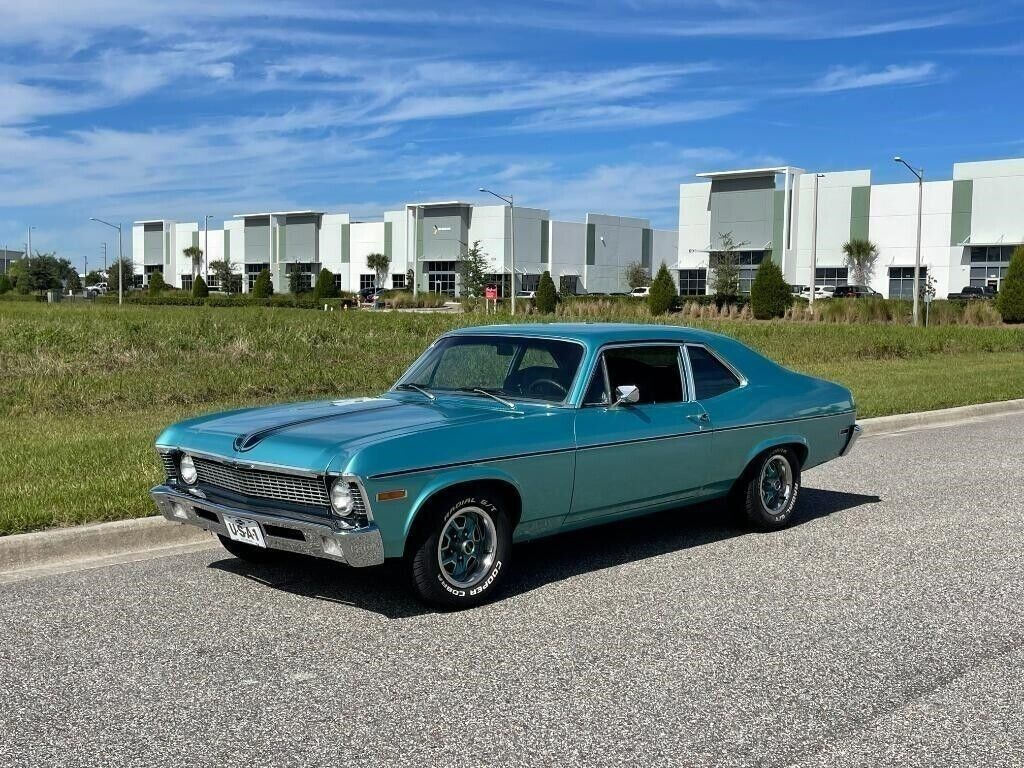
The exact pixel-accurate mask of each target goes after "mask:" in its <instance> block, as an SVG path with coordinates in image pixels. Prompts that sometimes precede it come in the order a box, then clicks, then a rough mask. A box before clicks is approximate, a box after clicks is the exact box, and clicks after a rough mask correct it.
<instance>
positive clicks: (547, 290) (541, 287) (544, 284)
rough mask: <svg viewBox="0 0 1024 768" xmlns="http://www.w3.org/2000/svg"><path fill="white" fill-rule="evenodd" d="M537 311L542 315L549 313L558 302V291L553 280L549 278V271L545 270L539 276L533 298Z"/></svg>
mask: <svg viewBox="0 0 1024 768" xmlns="http://www.w3.org/2000/svg"><path fill="white" fill-rule="evenodd" d="M534 304H535V305H536V307H537V311H538V312H540V313H541V314H543V315H550V314H551V313H552V312H554V311H555V305H557V304H558V292H557V291H556V290H555V281H554V280H552V279H551V273H550V272H548V271H547V270H545V271H544V274H543V275H541V276H540V282H538V283H537V294H536V297H535V298H534Z"/></svg>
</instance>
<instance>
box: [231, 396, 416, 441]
mask: <svg viewBox="0 0 1024 768" xmlns="http://www.w3.org/2000/svg"><path fill="white" fill-rule="evenodd" d="M370 399H371V398H366V399H363V400H338V401H336V402H335V403H334V404H335V405H337V406H345V405H350V404H352V403H357V402H368V401H369V400H370ZM395 405H397V403H387V404H383V405H378V406H377V407H376V408H360V409H358V410H343V411H340V412H339V413H327V414H320V415H319V416H311V417H309V418H305V419H295V420H293V421H286V422H283V423H281V424H275V425H274V426H272V427H266V428H264V429H259V430H256V431H255V432H249V433H248V434H244V435H239V436H238V437H236V438H235V440H234V443H233V446H234V449H235V450H236V451H238V452H239V453H245V452H246V451H249V450H252V449H253V448H255V447H256V446H257V445H259V444H260V443H261V442H263V441H264V440H266V439H267V438H268V437H270V436H271V435H276V434H278V433H279V432H284V431H286V430H288V429H293V428H295V427H301V426H305V425H306V424H315V423H317V422H320V421H329V420H331V419H340V418H341V417H343V416H351V415H355V414H361V413H372V412H373V411H381V410H384V409H385V408H392V407H394V406H395Z"/></svg>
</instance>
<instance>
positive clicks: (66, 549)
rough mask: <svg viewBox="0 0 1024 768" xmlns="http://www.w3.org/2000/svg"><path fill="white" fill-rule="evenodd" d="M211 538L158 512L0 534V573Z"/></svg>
mask: <svg viewBox="0 0 1024 768" xmlns="http://www.w3.org/2000/svg"><path fill="white" fill-rule="evenodd" d="M213 541H214V539H212V538H211V536H210V534H209V533H207V532H206V531H203V530H200V529H199V528H193V527H192V526H190V525H178V524H176V523H171V522H169V521H167V520H165V519H164V518H163V517H161V516H159V515H154V516H153V517H143V518H139V519H135V520H118V521H116V522H112V523H96V524H92V525H76V526H72V527H70V528H53V529H50V530H48V531H39V532H37V533H19V534H15V535H14V536H2V537H0V573H8V572H13V571H23V570H28V569H33V568H44V567H47V566H52V565H55V564H58V563H76V562H82V561H86V560H99V559H102V558H107V557H111V556H116V555H123V554H125V553H128V552H144V551H149V550H160V549H171V548H175V547H181V546H185V545H200V544H203V543H206V542H209V543H211V544H212V543H213Z"/></svg>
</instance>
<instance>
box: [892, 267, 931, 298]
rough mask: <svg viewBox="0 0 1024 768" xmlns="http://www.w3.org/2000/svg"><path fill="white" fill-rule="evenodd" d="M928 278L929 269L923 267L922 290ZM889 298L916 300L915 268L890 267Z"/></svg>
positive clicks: (921, 275)
mask: <svg viewBox="0 0 1024 768" xmlns="http://www.w3.org/2000/svg"><path fill="white" fill-rule="evenodd" d="M927 277H928V268H927V267H921V274H920V281H921V287H922V288H923V287H924V283H925V279H926V278H927ZM889 298H890V299H911V300H912V299H913V298H914V268H913V267H889Z"/></svg>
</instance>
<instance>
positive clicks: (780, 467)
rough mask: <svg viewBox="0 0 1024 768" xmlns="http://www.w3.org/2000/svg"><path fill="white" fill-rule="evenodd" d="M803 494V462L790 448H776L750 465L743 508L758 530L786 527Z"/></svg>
mask: <svg viewBox="0 0 1024 768" xmlns="http://www.w3.org/2000/svg"><path fill="white" fill-rule="evenodd" d="M799 492H800V462H799V461H798V460H797V457H796V455H795V454H794V453H793V451H791V450H789V449H788V448H773V449H771V450H770V451H767V452H765V453H764V454H762V456H761V457H760V459H759V460H758V461H756V462H754V464H753V465H752V466H751V468H750V472H749V473H748V475H747V483H746V486H745V487H744V493H743V509H744V512H745V513H746V516H747V520H749V521H750V522H751V523H752V524H753V525H754V526H755V527H757V528H760V529H762V530H777V529H779V528H784V527H785V526H786V525H787V524H788V523H789V521H790V519H791V518H792V516H793V509H794V508H795V507H796V498H797V495H798V494H799Z"/></svg>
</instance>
